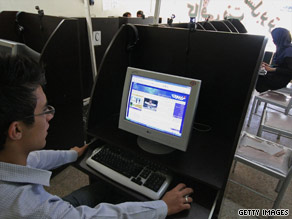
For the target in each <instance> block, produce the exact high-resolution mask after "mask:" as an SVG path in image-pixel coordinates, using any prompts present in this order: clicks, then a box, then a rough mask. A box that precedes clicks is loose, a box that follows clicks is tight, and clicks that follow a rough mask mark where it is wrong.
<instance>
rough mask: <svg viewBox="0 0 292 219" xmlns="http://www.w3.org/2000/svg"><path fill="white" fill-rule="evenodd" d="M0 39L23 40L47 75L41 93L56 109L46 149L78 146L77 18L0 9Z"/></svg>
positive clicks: (80, 135)
mask: <svg viewBox="0 0 292 219" xmlns="http://www.w3.org/2000/svg"><path fill="white" fill-rule="evenodd" d="M16 18H17V22H16V20H15V19H16ZM19 27H22V28H21V30H22V31H19ZM0 38H3V39H7V40H12V41H17V42H23V43H24V44H26V45H27V46H29V47H30V48H32V49H34V50H36V51H38V52H40V53H41V61H42V62H43V63H44V64H45V71H46V78H47V84H46V86H45V93H46V95H47V98H48V102H49V104H51V105H53V106H54V107H55V108H56V114H55V117H54V119H53V120H51V122H50V129H49V135H48V137H47V145H46V148H47V149H69V148H71V147H72V146H75V145H82V144H83V142H84V129H83V115H82V106H83V101H82V83H81V82H82V79H81V72H82V69H81V67H82V65H81V59H80V42H79V28H78V22H77V20H74V19H64V18H60V17H52V16H43V17H42V18H40V17H39V15H37V14H31V13H25V12H20V13H17V12H1V13H0Z"/></svg>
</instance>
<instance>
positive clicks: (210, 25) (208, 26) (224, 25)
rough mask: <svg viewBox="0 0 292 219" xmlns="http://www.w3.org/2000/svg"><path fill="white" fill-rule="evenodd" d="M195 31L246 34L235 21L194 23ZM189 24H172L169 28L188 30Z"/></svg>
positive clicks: (238, 22)
mask: <svg viewBox="0 0 292 219" xmlns="http://www.w3.org/2000/svg"><path fill="white" fill-rule="evenodd" d="M196 24H197V26H196V29H198V30H209V31H220V32H232V33H247V30H246V29H245V27H244V25H243V24H242V23H241V22H240V20H237V19H226V20H219V21H217V20H216V21H215V20H214V21H200V22H197V23H196ZM189 26H190V24H189V23H173V24H171V27H178V28H189Z"/></svg>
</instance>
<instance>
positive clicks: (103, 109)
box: [79, 25, 266, 218]
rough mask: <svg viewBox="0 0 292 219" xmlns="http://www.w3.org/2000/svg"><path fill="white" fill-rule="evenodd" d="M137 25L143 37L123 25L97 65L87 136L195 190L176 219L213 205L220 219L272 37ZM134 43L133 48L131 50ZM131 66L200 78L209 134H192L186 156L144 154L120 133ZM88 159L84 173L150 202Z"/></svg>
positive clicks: (199, 115)
mask: <svg viewBox="0 0 292 219" xmlns="http://www.w3.org/2000/svg"><path fill="white" fill-rule="evenodd" d="M135 26H136V28H137V31H138V35H139V40H138V41H137V35H136V34H135V32H134V31H133V28H130V27H128V26H123V27H122V28H121V29H120V30H119V31H118V33H117V34H116V35H115V37H114V38H113V40H112V42H111V43H110V45H109V47H108V49H107V52H106V53H105V55H104V57H103V61H102V63H101V66H100V68H99V74H98V78H97V80H96V83H95V86H94V90H93V91H92V96H91V103H90V108H89V109H90V110H89V114H88V121H87V134H88V135H89V136H92V137H96V138H97V139H98V141H97V142H95V143H94V144H92V145H91V147H90V151H92V150H93V149H94V147H95V146H98V145H100V144H103V143H107V144H109V145H113V146H115V147H120V148H122V149H124V150H128V151H130V152H133V153H136V154H139V155H140V156H143V157H145V158H147V159H149V160H153V161H154V162H157V163H159V164H160V165H164V166H166V167H167V168H168V169H169V170H170V171H171V172H172V173H173V176H175V180H174V181H173V185H171V186H170V189H171V188H172V187H173V186H174V185H176V184H177V183H179V182H184V183H186V184H187V185H188V186H190V187H193V188H194V189H195V194H194V203H193V204H192V209H191V210H190V211H188V212H187V213H184V215H183V213H182V214H180V216H173V218H208V217H209V214H210V213H211V212H212V211H213V209H214V208H213V207H214V206H215V205H213V204H214V203H216V206H215V210H214V217H216V216H217V215H218V212H219V209H220V205H221V202H222V197H223V193H224V189H225V185H226V183H227V178H228V174H229V170H230V168H231V164H232V161H233V156H234V152H235V149H236V145H237V141H238V138H239V135H240V131H241V128H242V125H243V122H244V118H245V113H246V110H247V107H248V103H249V100H250V97H251V94H252V91H253V88H254V84H255V81H256V78H257V72H258V69H259V66H260V63H261V60H262V57H263V49H264V46H265V44H266V39H265V38H264V37H263V36H253V35H248V34H230V33H224V32H213V31H200V30H197V31H195V32H189V31H188V30H185V29H180V28H160V27H148V26H143V25H135ZM136 41H137V43H135V46H134V47H132V49H131V50H129V49H127V48H128V47H129V45H132V44H133V42H136ZM173 42H175V43H173ZM186 48H188V50H187V52H186ZM242 60H245V65H244V66H242V65H241V61H242ZM113 63H114V64H113ZM128 66H131V67H136V68H141V69H146V70H151V71H156V72H162V73H166V74H172V75H178V76H185V77H190V78H195V79H199V80H201V81H202V86H201V90H200V97H199V103H198V108H197V111H196V115H195V120H194V121H195V122H197V123H198V124H199V123H201V124H206V125H207V126H210V127H211V130H210V131H208V132H203V131H196V130H195V129H194V130H193V131H192V134H191V139H190V142H189V146H188V149H187V151H186V152H185V153H184V152H180V151H174V152H172V153H170V154H167V155H153V154H149V153H147V152H144V151H143V150H142V149H140V148H139V147H138V146H137V143H136V138H137V137H136V136H135V135H133V134H130V133H127V132H125V131H123V130H119V129H118V118H119V113H120V107H121V98H122V92H123V85H124V80H125V73H126V70H127V67H128ZM218 66H220V68H219V67H218ZM238 66H242V68H238ZM234 91H236V94H235V93H234ZM90 151H89V152H88V153H89V154H90ZM89 154H86V156H85V157H84V159H83V160H82V161H81V162H80V165H79V166H80V168H81V169H82V170H83V171H84V172H86V173H88V174H89V175H90V176H91V177H94V178H100V179H103V180H105V181H107V182H108V183H111V184H113V185H115V186H116V187H118V188H120V189H121V190H123V191H125V192H126V193H127V194H131V195H132V196H133V197H136V199H137V200H145V199H146V198H145V197H143V196H140V195H138V194H137V193H135V192H132V191H130V190H129V189H126V188H123V187H122V186H120V185H118V184H117V183H115V182H112V181H110V180H109V179H107V178H106V177H105V176H102V175H100V174H98V173H96V172H95V171H93V170H92V169H90V168H89V167H88V166H87V165H86V164H85V160H86V158H87V157H88V156H89ZM217 197H218V201H217V202H216V198H217ZM146 200H147V199H146Z"/></svg>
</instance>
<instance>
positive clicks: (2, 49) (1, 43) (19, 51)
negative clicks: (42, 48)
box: [0, 39, 40, 62]
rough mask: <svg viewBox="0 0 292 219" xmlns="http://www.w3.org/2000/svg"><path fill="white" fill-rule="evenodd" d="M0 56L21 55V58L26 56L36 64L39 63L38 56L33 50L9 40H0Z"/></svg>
mask: <svg viewBox="0 0 292 219" xmlns="http://www.w3.org/2000/svg"><path fill="white" fill-rule="evenodd" d="M0 54H1V55H6V54H10V55H13V56H14V55H22V56H28V57H30V58H32V59H33V60H35V61H36V62H39V59H40V54H39V53H38V52H36V51H34V50H33V49H31V48H29V47H28V46H27V45H25V44H23V43H19V42H15V41H11V40H4V39H0Z"/></svg>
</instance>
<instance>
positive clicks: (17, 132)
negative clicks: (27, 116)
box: [7, 121, 22, 140]
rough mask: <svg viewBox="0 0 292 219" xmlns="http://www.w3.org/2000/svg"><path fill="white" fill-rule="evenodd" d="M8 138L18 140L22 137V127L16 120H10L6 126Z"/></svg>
mask: <svg viewBox="0 0 292 219" xmlns="http://www.w3.org/2000/svg"><path fill="white" fill-rule="evenodd" d="M7 137H8V138H10V139H11V140H20V139H21V137H22V128H21V125H20V123H19V122H18V121H15V122H12V123H11V124H10V126H9V128H8V136H7Z"/></svg>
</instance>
